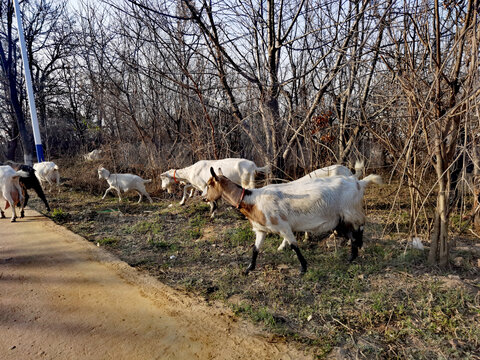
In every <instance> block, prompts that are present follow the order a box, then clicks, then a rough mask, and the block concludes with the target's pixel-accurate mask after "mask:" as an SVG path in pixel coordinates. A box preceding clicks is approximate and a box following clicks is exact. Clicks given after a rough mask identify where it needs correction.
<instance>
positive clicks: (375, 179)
mask: <svg viewBox="0 0 480 360" xmlns="http://www.w3.org/2000/svg"><path fill="white" fill-rule="evenodd" d="M358 182H359V183H360V184H361V186H362V187H363V188H366V187H367V185H368V184H370V183H371V182H373V183H374V184H378V185H380V184H383V181H382V177H381V176H380V175H375V174H370V175H368V176H366V177H364V178H363V179H362V180H359V181H358Z"/></svg>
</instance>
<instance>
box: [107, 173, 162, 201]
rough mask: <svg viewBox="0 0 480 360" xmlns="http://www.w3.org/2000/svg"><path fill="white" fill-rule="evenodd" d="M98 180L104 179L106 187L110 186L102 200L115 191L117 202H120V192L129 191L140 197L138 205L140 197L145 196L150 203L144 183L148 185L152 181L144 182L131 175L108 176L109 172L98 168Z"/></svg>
mask: <svg viewBox="0 0 480 360" xmlns="http://www.w3.org/2000/svg"><path fill="white" fill-rule="evenodd" d="M98 178H99V179H102V178H103V179H105V180H107V183H108V185H109V186H110V187H109V188H108V189H107V191H105V194H104V195H103V197H102V200H103V199H105V196H107V194H108V192H109V191H111V190H115V191H116V192H117V194H118V201H122V197H121V195H120V192H121V191H123V192H127V191H130V190H133V191H136V192H137V194H138V195H139V196H140V198H139V199H138V202H137V204H138V203H140V201H142V196H143V195H145V196H146V198H147V199H148V201H150V203H152V202H153V201H152V198H151V197H150V195H149V194H148V192H147V190H145V183H149V182H151V181H152V180H151V179H148V180H144V179H142V178H141V177H140V176H137V175H133V174H110V172H109V171H108V170H107V169H105V168H103V167H99V168H98Z"/></svg>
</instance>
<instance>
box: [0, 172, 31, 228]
mask: <svg viewBox="0 0 480 360" xmlns="http://www.w3.org/2000/svg"><path fill="white" fill-rule="evenodd" d="M20 177H28V173H27V172H26V171H23V170H19V171H15V170H14V169H13V168H12V167H11V166H9V165H4V166H0V200H5V201H6V202H7V203H6V205H5V210H6V209H8V207H9V206H11V207H12V218H11V221H12V222H15V221H16V219H17V213H16V211H15V206H16V204H17V203H20V204H21V211H22V212H23V206H24V198H23V196H22V188H21V187H20V183H19V178H20ZM0 217H1V218H2V219H4V218H5V213H4V212H3V210H2V209H1V208H0Z"/></svg>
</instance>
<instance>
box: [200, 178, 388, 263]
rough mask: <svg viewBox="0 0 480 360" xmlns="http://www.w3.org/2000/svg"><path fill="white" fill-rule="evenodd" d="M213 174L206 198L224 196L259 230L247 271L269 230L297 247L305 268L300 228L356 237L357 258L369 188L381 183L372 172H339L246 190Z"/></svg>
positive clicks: (305, 230) (353, 238)
mask: <svg viewBox="0 0 480 360" xmlns="http://www.w3.org/2000/svg"><path fill="white" fill-rule="evenodd" d="M219 170H220V169H219ZM220 171H221V170H220ZM211 174H212V177H211V178H210V180H209V181H208V189H207V193H206V199H207V200H208V201H215V200H217V199H219V198H220V197H221V198H223V199H224V200H225V201H227V202H228V203H229V204H231V205H234V206H236V207H237V208H238V209H239V210H240V211H241V212H242V213H243V214H244V215H245V216H246V217H247V218H248V219H249V220H250V223H251V224H252V228H253V230H254V231H255V233H256V241H255V248H254V251H253V255H252V263H251V264H250V266H249V267H248V269H247V272H248V271H249V270H253V269H254V268H255V261H256V257H257V254H258V252H259V251H260V249H261V247H262V244H263V241H264V239H265V235H266V233H270V232H273V233H276V234H279V235H280V236H282V237H283V238H284V240H285V241H286V243H288V244H290V246H291V247H292V249H293V250H295V252H296V253H297V256H298V258H299V260H300V263H301V265H302V272H305V271H306V267H307V265H306V261H305V259H303V256H301V253H300V250H299V249H298V246H297V241H296V238H295V236H294V234H293V233H294V232H296V231H303V232H313V233H326V232H329V231H332V230H335V229H338V230H339V231H340V233H341V234H342V235H344V236H348V237H349V238H350V239H351V240H352V255H351V260H353V259H354V258H355V257H356V256H357V255H358V248H359V247H361V245H362V231H363V225H364V223H365V214H364V211H363V194H364V191H365V188H366V186H367V185H368V184H369V183H370V182H375V183H381V178H380V176H378V175H369V176H367V177H366V178H364V179H363V180H358V179H356V178H355V177H353V176H350V177H345V176H334V177H326V178H319V179H311V180H304V181H302V182H301V183H297V182H292V183H287V184H281V185H268V186H265V187H263V188H260V189H251V190H245V189H243V188H241V187H240V186H238V185H236V184H235V183H233V182H232V181H230V180H229V179H228V178H227V177H225V176H222V175H220V176H217V175H216V174H215V172H214V170H213V169H211Z"/></svg>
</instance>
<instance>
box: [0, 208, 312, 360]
mask: <svg viewBox="0 0 480 360" xmlns="http://www.w3.org/2000/svg"><path fill="white" fill-rule="evenodd" d="M26 215H27V216H26V218H25V219H19V220H18V222H17V223H10V220H9V219H1V220H0V358H1V359H102V360H104V359H129V360H133V359H142V360H147V359H304V358H309V357H307V356H305V355H304V354H302V353H301V352H298V351H296V350H295V349H294V348H292V347H291V346H289V345H288V344H286V343H282V342H276V343H275V342H272V341H268V339H267V338H266V337H265V336H263V335H262V334H261V333H260V332H259V331H258V329H256V328H254V327H253V326H252V325H250V324H247V323H246V322H244V321H240V320H236V319H235V318H234V317H233V316H232V314H231V313H230V311H229V310H228V309H225V308H223V307H221V306H208V305H206V304H205V303H202V302H201V301H200V300H197V299H193V298H191V297H188V296H185V295H183V294H181V293H179V292H177V291H175V290H173V289H171V288H169V287H167V286H165V285H163V284H161V283H159V282H158V281H156V280H155V279H153V278H151V277H149V276H146V275H143V274H140V273H139V272H137V271H136V270H135V269H133V268H131V267H129V266H128V265H127V264H125V263H123V262H121V261H119V260H118V259H116V258H114V257H113V256H112V255H110V254H108V253H107V252H105V251H103V250H102V249H100V248H97V247H95V246H94V245H93V244H91V243H89V242H87V241H86V240H85V239H83V238H81V237H80V236H78V235H75V234H73V233H72V232H70V231H68V230H66V229H64V228H62V227H60V226H58V225H56V224H54V223H53V222H52V221H50V220H49V219H47V218H45V217H43V216H41V215H40V214H39V213H37V212H35V211H32V210H28V211H27V212H26ZM8 216H9V215H8V213H7V217H8Z"/></svg>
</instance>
